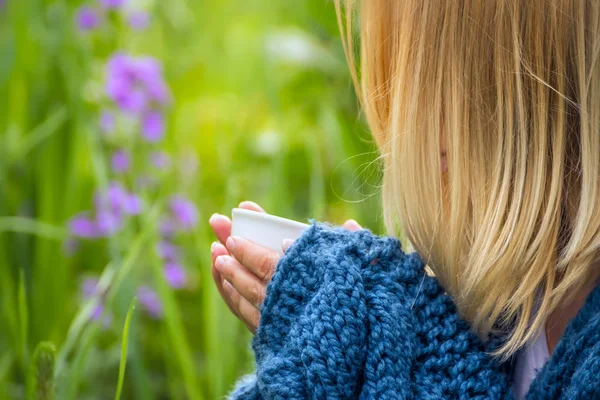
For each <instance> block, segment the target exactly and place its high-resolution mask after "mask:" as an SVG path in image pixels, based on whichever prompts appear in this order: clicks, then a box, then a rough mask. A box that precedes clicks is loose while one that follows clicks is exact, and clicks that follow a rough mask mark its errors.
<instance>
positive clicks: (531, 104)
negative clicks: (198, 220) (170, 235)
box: [210, 0, 600, 399]
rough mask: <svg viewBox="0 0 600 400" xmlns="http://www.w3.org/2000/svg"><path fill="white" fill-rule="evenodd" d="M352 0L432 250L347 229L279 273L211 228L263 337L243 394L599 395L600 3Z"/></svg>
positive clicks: (241, 301) (363, 79)
mask: <svg viewBox="0 0 600 400" xmlns="http://www.w3.org/2000/svg"><path fill="white" fill-rule="evenodd" d="M340 1H341V0H337V1H335V5H336V9H337V12H338V17H339V22H340V26H341V28H342V36H343V38H344V39H345V40H344V47H345V50H346V55H347V58H348V60H349V63H350V66H351V68H352V70H353V71H355V70H356V68H354V64H353V63H354V60H355V54H354V52H353V49H354V47H355V46H354V45H353V43H352V36H353V35H352V29H353V26H352V21H353V19H354V18H353V16H354V13H355V12H356V13H358V14H359V15H360V49H361V52H360V60H361V67H360V71H359V72H360V73H357V74H354V78H355V83H356V85H357V88H358V93H359V98H360V99H361V103H362V106H363V108H364V111H365V114H366V117H367V119H368V122H369V125H370V128H371V130H372V134H373V138H374V140H375V142H376V143H377V145H378V147H379V151H380V153H381V158H382V160H383V170H384V175H383V176H384V178H383V198H384V213H385V217H386V226H387V228H388V230H389V233H390V234H392V235H398V236H400V234H402V235H401V236H402V237H403V239H404V240H403V241H404V242H405V243H406V244H407V245H411V246H413V248H414V249H415V250H416V253H413V254H405V253H403V252H402V251H401V250H400V245H399V244H398V243H396V244H395V245H393V244H390V242H389V241H387V239H381V238H376V237H373V236H372V235H371V234H370V233H368V232H367V231H365V230H360V227H358V226H357V224H356V223H355V222H353V221H350V222H348V223H347V224H346V226H347V228H349V230H351V231H354V232H351V233H348V232H346V233H344V232H341V231H339V230H335V229H332V228H328V227H326V226H322V225H319V224H315V225H314V226H313V227H312V228H311V229H310V230H309V231H308V232H307V233H306V234H305V235H304V236H303V237H301V238H300V239H299V240H298V241H297V242H296V243H294V244H292V246H291V247H290V248H289V249H288V251H287V252H286V254H285V256H284V257H283V258H282V259H278V257H277V255H276V254H275V253H273V252H270V251H267V250H266V249H264V248H261V247H259V246H257V245H254V244H252V243H250V242H248V241H246V240H244V239H242V238H238V237H229V232H230V227H231V225H230V221H229V219H228V218H227V217H224V216H221V215H214V216H213V217H212V218H211V220H210V224H211V226H212V227H213V229H214V231H215V233H216V235H217V238H218V239H219V241H220V242H221V243H223V244H225V246H223V245H222V244H219V243H215V244H213V246H212V248H211V253H212V257H213V276H214V278H215V282H216V284H217V287H218V288H219V291H220V293H221V295H222V296H223V298H224V300H225V301H226V302H227V304H228V305H229V307H230V309H231V310H232V312H233V313H234V314H236V315H237V316H238V317H239V318H240V319H241V320H242V321H244V323H245V324H246V325H247V326H248V327H249V329H250V330H252V331H253V332H255V331H256V330H257V328H258V331H257V335H256V337H255V339H254V341H253V347H254V350H255V351H256V356H257V374H256V376H255V377H253V378H251V379H250V380H246V381H243V382H241V383H240V384H239V385H238V388H237V389H236V391H235V392H234V394H233V396H234V397H240V398H307V397H308V398H326V397H327V398H352V397H359V396H362V398H422V397H425V398H452V397H460V398H471V397H478V398H506V397H511V396H513V395H514V396H515V397H517V398H523V397H525V396H526V393H528V392H529V393H528V394H527V397H528V398H535V399H537V398H575V397H578V398H600V381H599V379H598V376H600V289H598V288H597V285H598V282H599V278H600V266H599V263H600V106H599V105H600V60H599V57H600V2H598V1H597V0H529V1H522V0H485V1H484V0H457V1H454V0H443V1H440V0H402V1H398V0H363V1H357V0H355V1H351V0H347V1H346V2H345V4H340ZM358 75H360V76H358ZM242 206H243V207H245V208H248V209H254V210H257V211H262V209H260V207H258V206H257V205H255V204H253V203H243V204H242ZM399 229H401V230H402V232H400V231H399ZM324 244H327V245H326V246H325V245H324ZM284 246H285V247H289V246H290V243H285V244H284ZM394 246H395V247H394ZM421 262H422V263H421ZM424 264H426V265H427V266H428V267H429V268H428V269H427V270H429V269H430V270H431V271H432V272H433V275H434V277H431V276H428V274H426V273H425V272H426V269H425V268H423V267H424ZM299 265H302V269H301V271H300V270H299V267H298V266H299ZM340 266H342V267H340ZM338 267H340V268H338ZM274 274H275V275H274ZM383 274H386V275H385V276H382V275H383ZM413 275H414V276H413ZM284 278H285V279H284ZM271 279H273V281H272V282H271ZM290 279H293V280H290ZM349 281H351V282H352V285H350V286H348V285H346V286H344V284H343V283H345V284H347V283H348V282H349ZM340 282H341V283H340ZM267 285H268V286H267ZM438 288H439V289H438ZM330 289H335V290H330ZM345 290H350V292H348V293H346V292H345ZM265 296H266V297H265ZM355 300H356V301H355ZM263 302H264V304H263ZM331 304H336V307H333V308H331V307H328V305H331ZM330 308H331V309H330ZM261 310H262V317H261ZM282 310H283V311H282ZM455 316H459V317H460V319H458V318H456V317H455ZM356 321H359V323H356ZM259 322H260V324H259ZM274 332H275V333H276V334H275V333H274ZM349 332H350V333H349ZM458 338H460V339H458ZM348 353H351V354H352V358H350V359H348V358H347V354H348ZM319 360H326V361H325V362H324V363H323V364H322V365H321V364H319V362H318V361H319ZM354 361H356V365H355V364H354ZM475 364H476V365H475ZM290 377H293V379H292V378H290ZM532 382H533V384H532ZM511 392H512V393H511Z"/></svg>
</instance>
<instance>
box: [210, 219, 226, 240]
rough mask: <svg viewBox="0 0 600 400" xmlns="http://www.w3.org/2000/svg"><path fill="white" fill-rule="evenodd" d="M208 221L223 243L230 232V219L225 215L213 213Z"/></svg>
mask: <svg viewBox="0 0 600 400" xmlns="http://www.w3.org/2000/svg"><path fill="white" fill-rule="evenodd" d="M208 223H209V225H210V227H211V228H212V230H213V231H214V232H215V235H216V236H217V239H218V240H219V242H221V243H225V241H226V240H227V238H228V237H229V235H230V234H231V220H230V219H229V218H228V217H226V216H225V215H222V214H213V215H212V216H211V217H210V219H209V220H208Z"/></svg>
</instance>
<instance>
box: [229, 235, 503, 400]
mask: <svg viewBox="0 0 600 400" xmlns="http://www.w3.org/2000/svg"><path fill="white" fill-rule="evenodd" d="M261 311H262V317H261V318H262V319H261V322H260V326H259V328H258V330H257V332H256V335H255V337H254V339H253V341H252V348H253V350H254V353H255V358H256V372H255V373H254V374H253V375H251V376H248V377H245V378H244V379H242V380H240V382H239V383H238V385H237V386H236V388H235V389H234V390H233V392H232V394H231V396H230V398H231V399H251V400H258V399H265V400H266V399H269V400H271V399H273V400H275V399H357V398H360V399H448V398H457V399H458V398H460V399H507V398H510V397H511V396H510V391H509V387H510V386H509V383H508V381H507V376H506V374H504V373H502V371H500V368H499V365H497V363H496V362H495V361H493V360H492V359H491V358H490V357H489V355H488V354H486V348H485V347H484V345H483V344H482V343H481V342H480V341H479V339H478V338H477V336H476V335H475V334H474V333H473V332H471V330H470V327H469V325H468V324H467V323H466V322H464V321H462V320H461V319H460V317H459V315H458V312H457V310H456V308H455V306H454V304H453V302H452V300H451V299H450V297H449V296H448V295H447V294H446V293H445V291H444V290H443V288H442V287H441V286H440V285H439V283H438V282H437V280H436V279H435V278H433V277H430V276H427V274H426V273H425V269H424V263H423V261H422V260H421V258H420V257H419V256H418V255H417V254H416V253H411V254H405V253H404V252H403V251H402V248H401V246H400V243H399V241H398V240H397V239H393V238H389V237H388V238H382V237H378V236H375V235H373V234H371V233H370V232H369V231H368V230H361V231H358V232H348V231H345V230H343V229H339V228H330V227H328V226H325V225H320V224H313V225H312V226H311V227H310V228H309V230H308V231H307V232H306V233H304V234H303V235H302V236H301V237H300V238H299V239H298V240H297V241H296V242H295V243H294V244H293V245H292V246H291V247H290V248H289V249H288V251H287V252H286V254H285V256H284V257H282V258H281V259H280V261H279V264H278V266H277V270H276V272H275V274H274V276H273V279H272V281H271V283H270V284H269V286H268V287H267V296H266V299H265V303H264V305H263V308H262V310H261Z"/></svg>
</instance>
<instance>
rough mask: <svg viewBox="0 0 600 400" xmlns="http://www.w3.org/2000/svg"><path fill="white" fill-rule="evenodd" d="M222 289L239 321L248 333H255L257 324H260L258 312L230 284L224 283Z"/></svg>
mask: <svg viewBox="0 0 600 400" xmlns="http://www.w3.org/2000/svg"><path fill="white" fill-rule="evenodd" d="M223 288H224V289H225V292H226V294H227V296H228V297H229V298H230V300H231V303H232V304H233V306H234V307H235V309H236V310H237V312H238V315H239V318H240V320H241V321H242V322H243V323H244V324H245V325H246V327H247V328H248V329H249V330H250V332H252V333H255V332H256V328H258V324H259V323H260V311H259V310H258V309H257V308H256V307H254V306H253V305H252V304H250V303H249V302H248V300H246V299H245V298H244V297H243V296H242V295H240V294H239V292H238V291H237V290H235V288H234V287H233V285H231V283H229V282H227V281H225V282H224V283H223Z"/></svg>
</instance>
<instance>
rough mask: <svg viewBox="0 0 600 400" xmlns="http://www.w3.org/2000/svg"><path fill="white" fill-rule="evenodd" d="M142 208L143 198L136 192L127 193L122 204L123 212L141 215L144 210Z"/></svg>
mask: <svg viewBox="0 0 600 400" xmlns="http://www.w3.org/2000/svg"><path fill="white" fill-rule="evenodd" d="M142 208H143V205H142V199H140V198H139V196H137V195H135V194H129V195H127V197H126V198H125V199H124V201H123V204H122V210H123V212H124V213H125V214H129V215H139V214H140V213H141V212H142Z"/></svg>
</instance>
